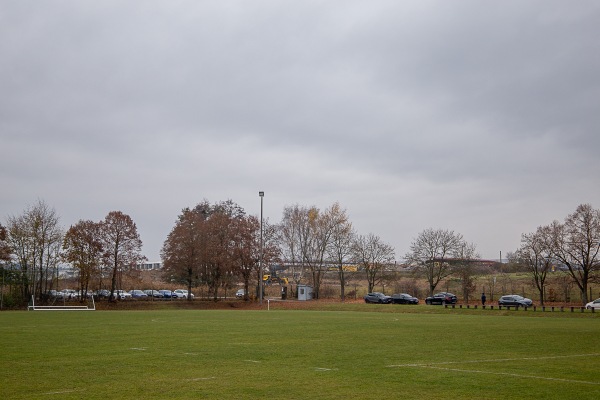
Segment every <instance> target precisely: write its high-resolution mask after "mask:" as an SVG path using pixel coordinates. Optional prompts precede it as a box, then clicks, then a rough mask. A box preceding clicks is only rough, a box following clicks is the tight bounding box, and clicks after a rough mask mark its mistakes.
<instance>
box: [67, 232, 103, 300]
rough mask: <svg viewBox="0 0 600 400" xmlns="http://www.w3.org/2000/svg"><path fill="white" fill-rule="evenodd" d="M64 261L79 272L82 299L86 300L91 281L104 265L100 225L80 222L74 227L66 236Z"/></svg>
mask: <svg viewBox="0 0 600 400" xmlns="http://www.w3.org/2000/svg"><path fill="white" fill-rule="evenodd" d="M62 260H64V261H65V262H67V263H70V264H71V265H72V266H73V268H74V269H75V270H77V271H78V273H79V287H80V289H81V298H82V299H83V298H85V296H86V295H87V292H88V287H89V283H90V280H91V278H92V276H93V275H95V274H96V273H97V272H98V269H99V267H100V265H101V263H102V241H101V238H100V224H99V223H96V222H93V221H83V220H80V221H79V222H78V223H77V224H75V225H72V226H71V227H70V228H69V230H68V231H67V233H66V234H65V238H64V241H63V251H62Z"/></svg>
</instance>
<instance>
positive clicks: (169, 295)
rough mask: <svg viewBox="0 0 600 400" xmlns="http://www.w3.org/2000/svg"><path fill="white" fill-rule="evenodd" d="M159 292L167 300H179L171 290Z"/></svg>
mask: <svg viewBox="0 0 600 400" xmlns="http://www.w3.org/2000/svg"><path fill="white" fill-rule="evenodd" d="M158 292H159V293H160V294H162V295H163V297H164V298H165V299H173V298H175V299H176V298H177V295H176V294H175V293H173V292H172V291H170V290H166V289H161V290H159V291H158Z"/></svg>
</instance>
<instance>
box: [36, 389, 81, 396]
mask: <svg viewBox="0 0 600 400" xmlns="http://www.w3.org/2000/svg"><path fill="white" fill-rule="evenodd" d="M74 392H83V389H66V390H57V391H55V392H46V393H44V394H45V395H46V394H63V393H74Z"/></svg>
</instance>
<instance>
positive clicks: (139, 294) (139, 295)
mask: <svg viewBox="0 0 600 400" xmlns="http://www.w3.org/2000/svg"><path fill="white" fill-rule="evenodd" d="M129 294H130V295H131V297H132V298H134V299H147V298H148V295H147V294H146V293H144V291H142V290H130V291H129Z"/></svg>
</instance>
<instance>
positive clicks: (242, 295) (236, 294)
mask: <svg viewBox="0 0 600 400" xmlns="http://www.w3.org/2000/svg"><path fill="white" fill-rule="evenodd" d="M245 294H246V291H245V290H244V289H239V290H238V291H237V292H235V297H237V298H238V299H241V298H242V297H244V295H245Z"/></svg>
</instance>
